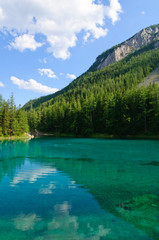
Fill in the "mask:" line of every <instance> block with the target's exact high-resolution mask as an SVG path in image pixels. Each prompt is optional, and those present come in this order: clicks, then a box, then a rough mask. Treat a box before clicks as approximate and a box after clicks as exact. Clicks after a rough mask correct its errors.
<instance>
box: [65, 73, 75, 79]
mask: <svg viewBox="0 0 159 240" xmlns="http://www.w3.org/2000/svg"><path fill="white" fill-rule="evenodd" d="M66 77H67V78H69V79H71V80H74V79H76V76H75V75H74V74H70V73H67V75H66Z"/></svg>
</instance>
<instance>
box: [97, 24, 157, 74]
mask: <svg viewBox="0 0 159 240" xmlns="http://www.w3.org/2000/svg"><path fill="white" fill-rule="evenodd" d="M153 42H154V48H158V47H159V25H154V26H151V27H148V28H145V29H143V30H141V31H140V32H138V33H137V34H135V35H134V36H133V37H131V38H130V39H128V40H127V41H125V42H123V43H121V44H119V45H118V46H116V47H114V48H112V49H110V50H108V51H106V52H104V53H103V54H101V55H100V56H99V57H98V58H97V59H96V62H95V63H94V64H93V65H92V69H93V66H94V68H95V70H96V69H101V68H104V67H106V66H109V65H110V64H112V63H115V62H117V61H120V60H122V59H123V58H125V57H126V56H127V55H129V54H130V53H134V52H135V51H136V50H139V49H140V48H142V47H144V46H146V45H148V44H150V43H153Z"/></svg>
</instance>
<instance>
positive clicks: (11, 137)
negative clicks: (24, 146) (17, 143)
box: [0, 133, 34, 141]
mask: <svg viewBox="0 0 159 240" xmlns="http://www.w3.org/2000/svg"><path fill="white" fill-rule="evenodd" d="M33 138H34V136H33V135H31V134H29V133H25V134H23V135H22V136H8V137H0V141H3V140H9V141H13V140H31V139H33Z"/></svg>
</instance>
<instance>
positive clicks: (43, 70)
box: [38, 68, 57, 78]
mask: <svg viewBox="0 0 159 240" xmlns="http://www.w3.org/2000/svg"><path fill="white" fill-rule="evenodd" d="M38 71H39V73H40V75H41V76H44V75H46V76H47V77H49V78H57V76H56V75H55V73H54V72H53V71H52V70H51V69H50V68H39V69H38Z"/></svg>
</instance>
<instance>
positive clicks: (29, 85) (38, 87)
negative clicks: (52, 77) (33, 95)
mask: <svg viewBox="0 0 159 240" xmlns="http://www.w3.org/2000/svg"><path fill="white" fill-rule="evenodd" d="M10 79H11V81H12V82H13V84H15V85H17V86H18V87H19V89H26V90H32V91H34V92H39V93H43V94H51V93H55V92H57V91H58V89H57V88H51V87H48V86H45V85H43V84H41V83H38V82H37V81H36V80H34V79H29V80H28V81H24V80H22V79H19V78H17V77H14V76H12V77H11V78H10Z"/></svg>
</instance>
